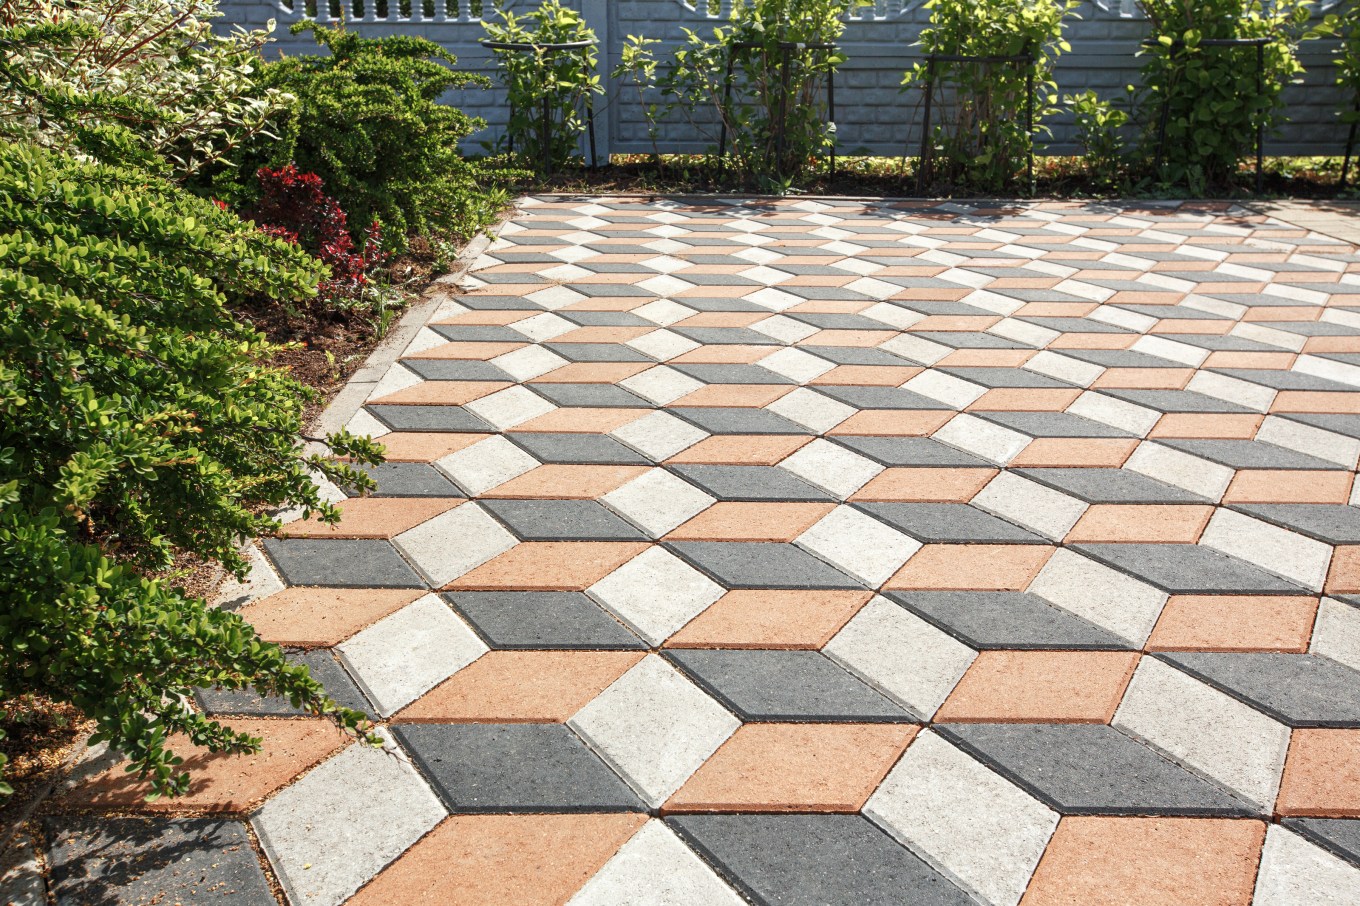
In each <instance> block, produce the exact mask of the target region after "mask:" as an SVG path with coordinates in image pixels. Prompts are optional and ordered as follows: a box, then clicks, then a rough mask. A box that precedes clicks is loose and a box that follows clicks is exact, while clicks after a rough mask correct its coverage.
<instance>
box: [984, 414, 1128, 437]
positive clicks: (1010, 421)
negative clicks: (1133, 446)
mask: <svg viewBox="0 0 1360 906" xmlns="http://www.w3.org/2000/svg"><path fill="white" fill-rule="evenodd" d="M972 414H973V415H976V416H978V417H979V418H984V419H986V420H987V421H989V422H995V423H996V424H998V425H1005V426H1006V427H1007V428H1010V429H1011V430H1012V431H1019V432H1020V433H1021V434H1028V435H1029V436H1030V437H1133V436H1134V435H1133V434H1130V433H1129V432H1128V431H1121V430H1119V429H1118V428H1112V427H1110V426H1109V425H1103V424H1101V423H1100V422H1097V421H1092V420H1091V419H1089V418H1082V417H1081V416H1080V415H1071V414H1070V413H1067V412H987V411H975V412H973V413H972Z"/></svg>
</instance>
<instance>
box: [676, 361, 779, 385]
mask: <svg viewBox="0 0 1360 906" xmlns="http://www.w3.org/2000/svg"><path fill="white" fill-rule="evenodd" d="M671 367H672V368H674V369H675V370H676V371H679V372H680V373H682V374H687V375H689V376H690V377H692V378H694V379H695V380H696V381H703V382H704V383H705V384H796V383H798V382H797V381H795V380H792V379H791V378H787V377H785V376H784V375H782V374H777V373H775V372H773V371H771V370H770V369H768V368H762V367H760V366H759V365H672V366H671Z"/></svg>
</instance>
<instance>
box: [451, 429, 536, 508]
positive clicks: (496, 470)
mask: <svg viewBox="0 0 1360 906" xmlns="http://www.w3.org/2000/svg"><path fill="white" fill-rule="evenodd" d="M434 465H435V468H437V469H439V470H440V471H441V472H443V473H444V474H445V475H447V476H449V477H450V478H452V479H453V480H454V481H455V482H456V483H457V484H458V486H459V487H461V488H462V489H463V490H464V491H466V492H467V493H469V494H472V495H473V496H476V495H478V494H482V493H485V492H486V491H489V490H491V489H492V488H494V487H496V485H499V484H504V483H505V482H507V481H509V480H510V479H512V478H516V477H518V476H520V475H523V474H524V473H525V472H527V471H529V470H530V469H532V468H535V467H536V466H538V465H539V461H538V460H537V459H535V458H534V457H532V456H530V455H529V454H528V453H526V452H524V451H523V450H522V449H520V448H519V447H517V446H515V445H514V444H512V443H511V442H510V441H508V440H506V439H505V438H504V437H501V436H500V435H494V436H492V437H488V438H486V439H485V440H479V441H477V443H475V444H473V445H472V446H470V447H464V448H463V449H461V450H456V451H454V452H453V453H450V454H449V455H448V456H445V457H443V458H442V459H437V460H435V463H434Z"/></svg>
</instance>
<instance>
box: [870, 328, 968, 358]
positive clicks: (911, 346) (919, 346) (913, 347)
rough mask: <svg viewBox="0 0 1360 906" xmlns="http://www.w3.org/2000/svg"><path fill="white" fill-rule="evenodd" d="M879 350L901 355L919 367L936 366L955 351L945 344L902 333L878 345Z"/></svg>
mask: <svg viewBox="0 0 1360 906" xmlns="http://www.w3.org/2000/svg"><path fill="white" fill-rule="evenodd" d="M878 348H879V349H883V350H885V351H887V352H891V353H893V354H894V355H900V356H901V357H902V358H904V359H907V360H908V361H911V362H915V363H916V364H918V365H934V364H935V363H936V362H938V361H939V360H940V359H942V358H944V357H945V356H947V355H949V354H950V353H952V352H953V351H954V350H953V349H952V348H950V347H948V346H946V345H944V344H943V343H936V342H934V341H932V340H927V339H926V338H925V337H918V336H916V335H915V334H911V333H902V334H898V335H897V336H895V337H893V338H892V339H891V340H887V341H885V342H883V343H879V344H878Z"/></svg>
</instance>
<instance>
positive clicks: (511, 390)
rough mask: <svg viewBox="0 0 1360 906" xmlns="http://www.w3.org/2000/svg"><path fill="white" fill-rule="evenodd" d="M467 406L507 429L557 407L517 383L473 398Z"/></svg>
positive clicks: (494, 423) (498, 426)
mask: <svg viewBox="0 0 1360 906" xmlns="http://www.w3.org/2000/svg"><path fill="white" fill-rule="evenodd" d="M466 408H467V409H468V410H469V411H471V412H474V413H476V414H477V415H480V416H481V417H482V418H484V419H486V420H487V421H489V422H491V424H493V425H495V426H496V427H497V428H501V429H505V428H513V427H515V425H520V424H523V423H524V422H527V421H529V419H531V418H537V417H538V416H540V415H546V414H547V413H549V412H551V411H553V410H554V409H556V408H557V407H556V406H554V405H553V404H552V403H550V402H548V401H547V400H545V399H544V398H543V397H541V396H539V395H538V394H537V393H534V392H533V391H532V390H530V389H529V388H528V387H521V386H518V385H516V386H514V387H506V388H505V389H504V390H497V391H496V392H495V393H493V394H491V395H490V396H484V397H482V398H481V399H478V400H473V401H472V402H470V403H468V404H467V406H466Z"/></svg>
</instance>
